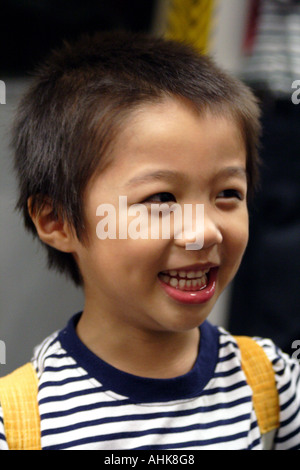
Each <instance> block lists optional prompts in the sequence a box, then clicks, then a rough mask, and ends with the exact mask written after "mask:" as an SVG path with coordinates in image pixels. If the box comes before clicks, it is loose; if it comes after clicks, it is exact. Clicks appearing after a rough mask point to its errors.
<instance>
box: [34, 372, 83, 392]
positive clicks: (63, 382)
mask: <svg viewBox="0 0 300 470" xmlns="http://www.w3.org/2000/svg"><path fill="white" fill-rule="evenodd" d="M87 379H88V380H89V379H90V377H89V376H88V375H82V376H79V377H77V376H76V377H69V378H67V379H62V380H49V381H48V382H44V383H41V384H40V385H39V390H43V389H44V388H47V387H59V386H60V385H66V384H70V383H73V382H84V381H85V380H87Z"/></svg>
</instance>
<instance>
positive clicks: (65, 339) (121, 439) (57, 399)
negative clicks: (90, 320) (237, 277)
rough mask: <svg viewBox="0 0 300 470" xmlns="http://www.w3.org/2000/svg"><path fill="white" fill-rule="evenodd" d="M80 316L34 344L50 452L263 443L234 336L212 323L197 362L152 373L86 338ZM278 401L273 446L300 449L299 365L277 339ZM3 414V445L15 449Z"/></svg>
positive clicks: (204, 328)
mask: <svg viewBox="0 0 300 470" xmlns="http://www.w3.org/2000/svg"><path fill="white" fill-rule="evenodd" d="M79 315H80V314H78V315H75V316H74V317H73V318H72V319H71V320H70V321H69V323H68V325H67V326H66V328H65V329H63V330H61V331H59V332H57V333H55V334H53V335H51V336H50V337H49V338H47V339H46V340H45V341H44V342H43V343H42V344H41V345H40V346H39V347H37V348H36V349H35V353H34V357H33V363H34V365H35V367H36V370H37V373H38V378H39V391H38V402H39V411H40V417H41V442H42V448H43V449H46V450H59V449H61V450H62V449H65V450H67V449H70V450H84V449H89V450H94V449H99V450H125V449H130V450H173V451H176V450H184V451H186V450H190V451H193V450H198V449H213V450H218V449H220V450H222V449H233V450H239V449H261V448H262V444H261V435H260V431H259V428H258V425H257V420H256V415H255V411H254V408H253V403H252V398H251V389H250V387H249V386H248V385H247V382H246V379H245V375H244V373H243V371H242V369H241V359H240V354H239V349H238V347H237V344H236V341H235V339H234V337H233V336H231V335H230V334H229V333H228V332H227V331H225V330H224V329H223V328H219V327H215V326H213V325H211V324H210V323H209V322H207V321H205V322H204V323H203V324H202V325H201V327H200V330H201V332H200V333H201V341H200V348H199V354H198V358H197V361H196V363H195V365H194V367H193V369H192V370H191V371H190V372H189V373H187V374H185V375H183V376H180V377H176V378H171V379H150V378H143V377H137V376H134V375H131V374H128V373H124V372H122V371H119V370H117V369H115V368H114V367H112V366H111V365H109V364H107V363H105V362H103V361H102V360H101V359H100V358H99V357H97V356H95V355H94V354H93V353H92V352H91V351H90V350H89V349H88V348H87V347H86V346H85V345H84V344H83V343H82V342H81V341H80V340H79V338H78V336H77V334H76V323H77V321H78V319H79ZM256 341H257V342H258V343H259V344H260V345H262V346H263V348H264V350H265V352H266V353H267V355H268V357H269V358H270V360H271V361H272V363H273V367H274V371H275V373H276V380H277V388H278V392H279V399H280V408H281V411H280V428H279V429H278V432H277V435H276V438H275V444H274V445H275V449H278V450H280V449H300V387H299V383H298V382H299V377H300V366H299V363H298V361H297V360H296V359H292V358H290V357H289V356H287V355H285V354H284V353H282V352H281V351H280V350H278V348H276V347H275V345H274V344H273V343H272V341H270V340H265V339H264V340H263V339H256ZM1 416H2V413H0V449H7V444H6V440H5V430H4V425H3V419H2V417H1Z"/></svg>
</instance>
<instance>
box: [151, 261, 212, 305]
mask: <svg viewBox="0 0 300 470" xmlns="http://www.w3.org/2000/svg"><path fill="white" fill-rule="evenodd" d="M217 273H218V268H212V269H211V270H210V271H209V275H208V284H207V286H206V287H204V288H203V289H201V290H198V291H183V290H180V289H176V287H172V286H169V284H166V283H165V282H163V281H162V280H161V279H159V278H158V279H159V282H160V285H161V287H162V288H163V290H164V291H165V292H166V294H167V295H168V296H169V297H171V298H172V299H174V300H176V301H177V302H180V303H182V304H194V305H197V304H203V303H205V302H208V301H209V300H210V299H211V298H212V297H213V295H214V293H215V290H216V281H217Z"/></svg>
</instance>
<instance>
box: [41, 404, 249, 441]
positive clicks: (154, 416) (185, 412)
mask: <svg viewBox="0 0 300 470" xmlns="http://www.w3.org/2000/svg"><path fill="white" fill-rule="evenodd" d="M247 401H248V400H247ZM247 401H246V400H242V402H243V403H245V402H246V403H247ZM240 404H241V399H239V400H236V401H234V402H231V403H226V406H223V405H222V406H219V407H218V408H215V410H216V409H224V408H234V407H235V406H237V405H240ZM207 408H209V410H208V409H207ZM211 408H212V407H205V408H204V407H197V408H192V409H190V410H177V411H165V412H155V413H148V414H145V413H143V414H137V415H122V416H113V417H107V418H100V419H95V420H89V421H83V422H79V423H76V424H73V425H69V426H63V427H59V428H55V429H45V430H44V431H43V436H47V435H51V434H56V433H57V432H59V433H62V432H67V431H71V430H75V429H81V428H84V427H89V426H96V425H99V424H100V425H101V424H108V423H117V422H124V421H138V420H152V419H160V418H172V417H173V418H178V417H185V416H190V415H194V414H200V413H203V412H204V413H208V412H210V413H211V412H212V411H215V410H212V409H211ZM242 416H248V418H249V416H250V415H249V414H245V415H242ZM233 419H236V418H233ZM216 422H217V421H216ZM224 422H225V420H224Z"/></svg>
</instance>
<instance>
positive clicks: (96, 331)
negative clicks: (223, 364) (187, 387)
mask: <svg viewBox="0 0 300 470" xmlns="http://www.w3.org/2000/svg"><path fill="white" fill-rule="evenodd" d="M77 334H78V336H79V338H80V339H81V341H82V342H83V343H84V344H85V345H86V346H87V347H88V348H89V349H90V350H91V351H92V352H93V353H94V354H95V355H96V356H98V357H100V358H101V359H102V360H104V361H105V362H107V363H108V364H110V365H112V366H114V367H116V368H117V369H119V370H122V371H123V372H127V373H130V374H133V375H137V376H141V377H149V378H172V377H178V376H180V375H183V374H186V373H187V372H189V371H190V370H191V369H192V367H193V365H194V364H195V361H196V359H197V355H198V349H199V335H200V332H199V329H198V328H196V329H193V330H188V331H184V332H169V331H167V332H166V331H150V330H146V329H144V330H143V329H138V328H136V327H132V326H128V325H126V328H125V327H123V325H118V326H116V327H114V326H113V325H111V323H110V321H105V315H103V314H101V313H100V312H99V313H98V314H95V313H93V314H91V313H89V312H88V311H86V310H85V311H84V312H83V314H82V316H81V318H80V321H79V323H78V325H77Z"/></svg>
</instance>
